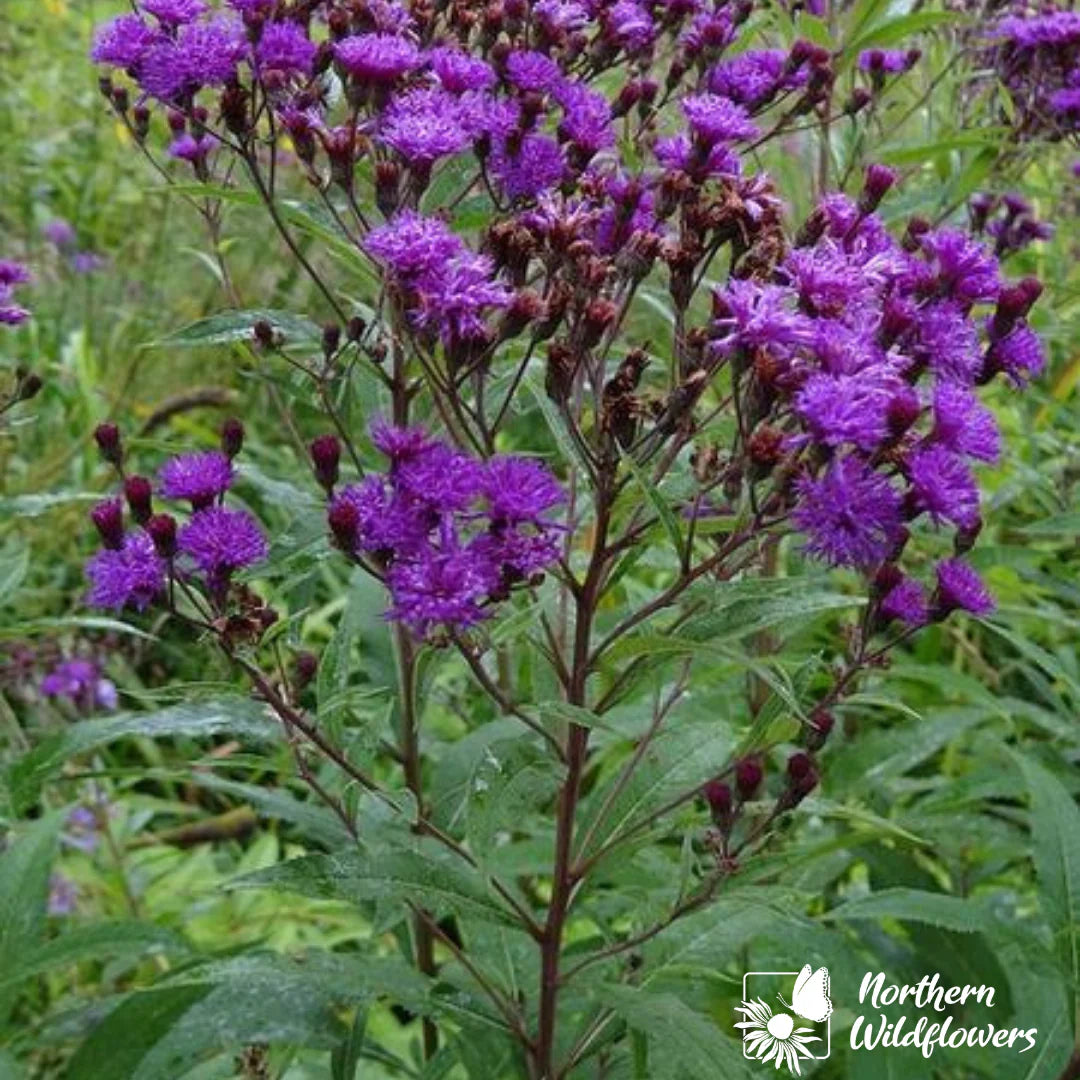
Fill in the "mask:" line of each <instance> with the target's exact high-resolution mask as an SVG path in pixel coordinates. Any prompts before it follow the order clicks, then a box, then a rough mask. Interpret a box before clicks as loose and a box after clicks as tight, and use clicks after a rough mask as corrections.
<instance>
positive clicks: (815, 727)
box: [806, 709, 836, 752]
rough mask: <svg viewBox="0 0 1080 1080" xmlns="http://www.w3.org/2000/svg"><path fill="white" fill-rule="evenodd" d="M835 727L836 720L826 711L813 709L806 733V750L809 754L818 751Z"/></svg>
mask: <svg viewBox="0 0 1080 1080" xmlns="http://www.w3.org/2000/svg"><path fill="white" fill-rule="evenodd" d="M835 726H836V718H835V717H834V716H833V714H832V713H831V712H829V711H828V709H815V710H814V711H813V712H812V713H811V714H810V727H809V728H808V730H807V732H806V747H807V749H808V750H810V751H811V752H814V751H817V750H820V749H821V748H822V747H823V746H824V745H825V740H826V739H828V737H829V733H830V732H831V731H832V729H833V728H834V727H835Z"/></svg>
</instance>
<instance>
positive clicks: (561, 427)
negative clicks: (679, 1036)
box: [523, 375, 592, 481]
mask: <svg viewBox="0 0 1080 1080" xmlns="http://www.w3.org/2000/svg"><path fill="white" fill-rule="evenodd" d="M523 382H524V384H525V386H527V387H528V389H529V393H531V394H532V396H533V400H534V401H535V402H536V404H537V406H538V407H539V409H540V412H541V413H542V414H543V417H544V420H545V421H546V423H547V426H548V429H549V430H550V431H551V434H552V437H553V438H554V439H555V442H556V444H557V445H558V447H559V450H560V451H561V452H562V458H563V460H564V461H567V462H570V461H573V462H576V463H577V465H578V467H579V468H580V469H581V470H582V479H583V480H586V481H587V480H588V478H589V477H590V476H591V475H592V468H591V466H590V464H589V462H588V461H586V460H585V458H584V456H583V455H582V452H581V449H580V448H579V447H578V445H577V443H576V442H575V441H574V439H573V437H572V436H571V434H570V432H569V431H568V430H567V427H566V421H565V420H564V419H563V417H562V416H561V415H560V413H559V410H558V409H556V408H555V405H554V404H553V403H552V400H551V398H549V397H548V396H547V392H546V391H545V390H544V388H543V386H541V385H540V383H539V382H538V381H537V380H536V379H535V378H534V377H533V376H532V375H526V376H525V378H524V380H523Z"/></svg>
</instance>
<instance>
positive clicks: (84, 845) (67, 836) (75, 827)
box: [60, 806, 107, 855]
mask: <svg viewBox="0 0 1080 1080" xmlns="http://www.w3.org/2000/svg"><path fill="white" fill-rule="evenodd" d="M101 812H102V813H106V812H107V809H106V808H104V807H103V808H102V810H101ZM100 831H101V827H100V823H99V820H98V813H97V811H95V810H92V809H91V808H90V807H89V806H76V807H75V808H74V809H73V810H72V811H71V813H70V814H68V816H67V821H66V822H65V823H64V831H63V832H62V833H61V834H60V839H61V841H62V842H63V843H64V844H66V845H67V846H68V847H71V848H75V850H76V851H82V852H85V853H86V854H88V855H89V854H90V853H91V852H93V851H96V850H97V846H98V840H99V835H98V834H99V832H100Z"/></svg>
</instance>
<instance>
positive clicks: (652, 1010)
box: [599, 986, 754, 1080]
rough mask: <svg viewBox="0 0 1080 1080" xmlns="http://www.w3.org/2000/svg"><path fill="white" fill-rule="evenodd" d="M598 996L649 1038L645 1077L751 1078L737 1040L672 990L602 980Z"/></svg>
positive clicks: (656, 1079) (653, 1078)
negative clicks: (663, 991) (650, 989)
mask: <svg viewBox="0 0 1080 1080" xmlns="http://www.w3.org/2000/svg"><path fill="white" fill-rule="evenodd" d="M599 996H600V999H601V1001H602V1002H603V1003H604V1004H606V1005H609V1006H610V1007H611V1008H612V1009H614V1010H615V1012H616V1013H618V1014H619V1016H621V1017H622V1018H623V1019H624V1020H625V1021H626V1023H627V1026H628V1027H629V1028H630V1029H631V1030H632V1031H640V1032H641V1033H643V1034H644V1035H645V1036H646V1037H647V1038H648V1040H649V1043H650V1053H649V1056H648V1059H649V1066H650V1067H649V1078H650V1080H667V1078H669V1077H670V1078H672V1080H675V1078H679V1080H681V1078H682V1077H684V1076H687V1075H689V1076H695V1077H707V1076H722V1077H724V1080H742V1078H746V1080H750V1078H751V1077H752V1076H754V1073H753V1072H752V1070H751V1068H750V1064H749V1063H748V1062H747V1061H746V1059H744V1058H743V1055H742V1049H741V1046H740V1043H739V1042H737V1041H736V1040H735V1039H733V1038H730V1037H729V1036H727V1035H725V1034H724V1033H723V1032H722V1031H721V1029H720V1028H719V1027H718V1026H717V1025H716V1024H715V1023H713V1021H712V1020H710V1019H709V1018H708V1017H706V1016H704V1015H702V1014H701V1013H699V1012H697V1011H696V1010H694V1009H692V1008H690V1006H689V1005H686V1004H685V1003H683V1002H682V1001H680V1000H679V999H678V998H677V997H675V996H674V995H673V994H655V993H650V992H648V991H646V990H635V989H633V988H631V987H629V986H605V987H604V988H603V990H602V991H601V992H600V995H599Z"/></svg>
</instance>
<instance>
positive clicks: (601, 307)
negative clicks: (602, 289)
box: [582, 297, 619, 349]
mask: <svg viewBox="0 0 1080 1080" xmlns="http://www.w3.org/2000/svg"><path fill="white" fill-rule="evenodd" d="M618 313H619V308H618V305H616V304H615V302H614V301H613V300H608V299H606V298H605V297H598V298H597V299H596V300H593V301H592V302H591V303H590V304H589V305H588V307H586V308H585V318H584V319H583V320H582V331H583V332H582V336H583V338H584V340H583V342H582V345H583V347H584V348H586V349H591V348H592V347H593V346H594V345H596V344H598V343H599V341H600V338H601V337H603V335H604V331H605V330H606V329H607V328H608V327H609V326H610V325H611V324H612V323H613V322H614V321H615V316H616V315H618Z"/></svg>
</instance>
